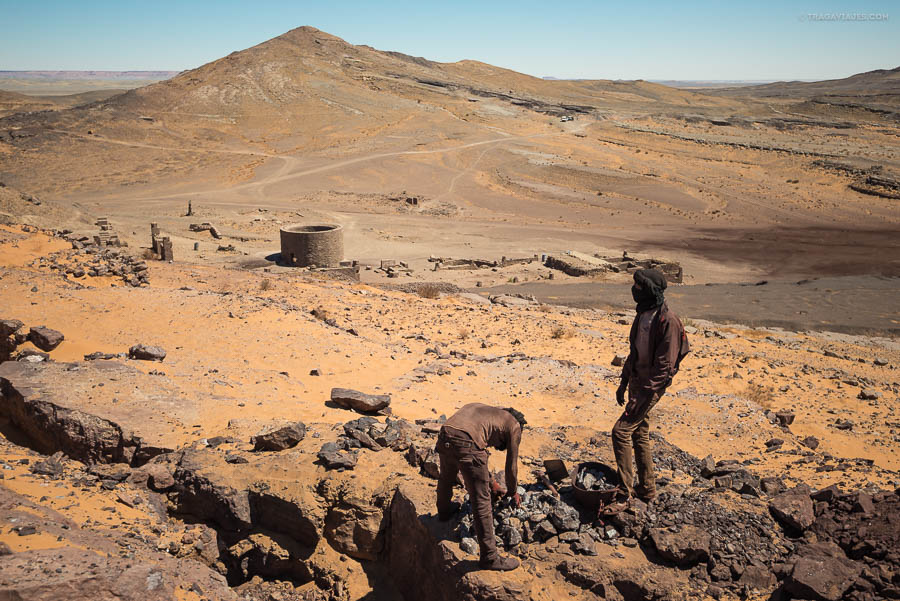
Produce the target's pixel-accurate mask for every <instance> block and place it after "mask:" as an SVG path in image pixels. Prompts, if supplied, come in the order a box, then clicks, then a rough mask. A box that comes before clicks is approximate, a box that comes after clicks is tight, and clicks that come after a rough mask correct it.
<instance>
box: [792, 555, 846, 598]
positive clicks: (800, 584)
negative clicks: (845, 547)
mask: <svg viewBox="0 0 900 601" xmlns="http://www.w3.org/2000/svg"><path fill="white" fill-rule="evenodd" d="M798 554H799V555H801V557H800V558H799V559H798V560H797V561H796V563H794V568H793V569H792V570H791V574H790V576H789V577H788V579H787V580H786V581H785V583H784V589H785V591H786V592H787V593H788V594H790V595H791V596H792V597H794V598H797V599H816V600H818V601H838V600H839V599H841V597H843V595H844V593H845V592H847V590H848V589H849V588H850V587H851V586H852V585H853V583H854V582H855V581H856V579H857V577H858V576H859V574H860V572H861V571H862V565H861V564H859V563H857V562H855V561H853V560H851V559H847V557H845V556H844V554H843V552H842V551H841V549H840V547H837V546H836V545H834V544H822V543H819V544H816V545H807V546H806V547H805V548H801V549H800V550H798Z"/></svg>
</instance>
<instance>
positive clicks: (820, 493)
mask: <svg viewBox="0 0 900 601" xmlns="http://www.w3.org/2000/svg"><path fill="white" fill-rule="evenodd" d="M809 496H810V498H811V499H812V500H813V501H825V502H831V501H832V500H834V499H835V498H837V497H839V496H841V489H840V488H838V485H837V484H832V485H831V486H828V487H826V488H823V489H821V490H817V491H816V492H814V493H812V494H810V495H809Z"/></svg>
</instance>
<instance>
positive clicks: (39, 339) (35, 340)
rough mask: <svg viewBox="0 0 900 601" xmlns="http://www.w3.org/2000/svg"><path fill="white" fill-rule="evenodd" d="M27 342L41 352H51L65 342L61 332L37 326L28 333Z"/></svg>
mask: <svg viewBox="0 0 900 601" xmlns="http://www.w3.org/2000/svg"><path fill="white" fill-rule="evenodd" d="M28 340H30V341H31V343H32V344H34V346H36V347H38V348H39V349H41V350H42V351H52V350H53V349H55V348H56V347H58V346H59V345H60V344H61V343H62V341H63V340H65V336H63V334H62V332H57V331H56V330H51V329H50V328H46V327H44V326H38V327H34V328H31V330H30V331H29V332H28Z"/></svg>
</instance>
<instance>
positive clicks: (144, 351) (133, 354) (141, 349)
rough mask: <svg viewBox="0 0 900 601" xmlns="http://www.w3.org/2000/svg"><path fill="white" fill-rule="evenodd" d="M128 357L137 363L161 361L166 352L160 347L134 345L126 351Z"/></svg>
mask: <svg viewBox="0 0 900 601" xmlns="http://www.w3.org/2000/svg"><path fill="white" fill-rule="evenodd" d="M128 357H129V358H130V359H137V360H139V361H162V360H163V359H165V358H166V350H165V349H164V348H162V347H160V346H149V345H146V344H135V345H134V346H133V347H131V348H130V349H128Z"/></svg>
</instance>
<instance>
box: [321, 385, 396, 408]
mask: <svg viewBox="0 0 900 601" xmlns="http://www.w3.org/2000/svg"><path fill="white" fill-rule="evenodd" d="M331 400H332V402H334V403H336V404H337V405H340V406H341V407H344V408H345V409H353V410H354V411H359V412H360V413H375V412H377V411H380V410H382V409H384V408H386V407H387V406H388V405H390V404H391V397H390V396H389V395H386V394H366V393H364V392H359V391H358V390H351V389H349V388H332V389H331Z"/></svg>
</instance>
